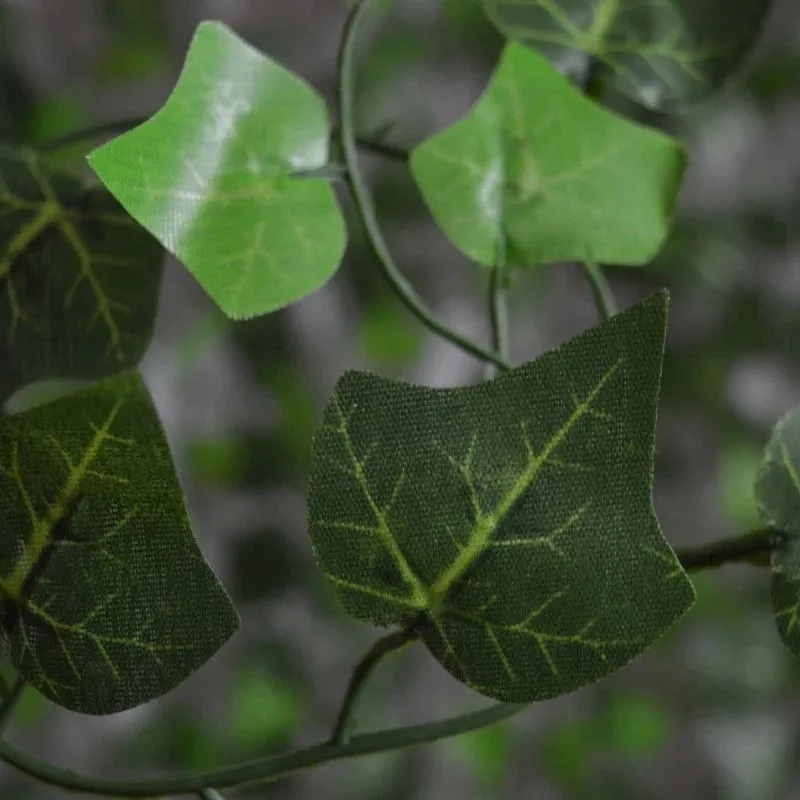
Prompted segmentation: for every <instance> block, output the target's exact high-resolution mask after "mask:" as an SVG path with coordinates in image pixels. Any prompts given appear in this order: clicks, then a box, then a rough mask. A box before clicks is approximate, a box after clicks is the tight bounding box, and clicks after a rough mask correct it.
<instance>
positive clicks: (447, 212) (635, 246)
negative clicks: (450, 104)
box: [411, 44, 685, 266]
mask: <svg viewBox="0 0 800 800" xmlns="http://www.w3.org/2000/svg"><path fill="white" fill-rule="evenodd" d="M684 167H685V154H684V150H683V147H682V146H681V145H680V144H678V143H677V142H676V141H673V140H672V139H669V138H668V137H666V136H664V135H663V134H661V133H657V132H656V131H654V130H651V129H647V128H644V127H641V126H638V125H635V124H634V123H632V122H628V121H626V120H624V119H622V118H621V117H618V116H616V115H615V114H612V113H611V112H609V111H606V110H604V109H602V108H601V107H600V106H598V105H597V104H595V103H594V102H592V101H590V100H587V99H586V98H585V97H583V96H582V95H581V94H580V92H578V91H577V90H576V89H575V88H574V87H573V86H571V85H570V84H569V82H568V81H567V80H566V79H565V78H563V77H562V76H561V75H560V74H559V73H558V72H557V71H556V70H555V69H554V68H553V67H552V66H551V65H550V64H548V63H547V61H546V60H545V59H544V58H542V57H541V56H539V55H537V54H536V53H534V52H532V51H530V50H527V49H526V48H524V47H521V46H520V45H515V44H510V45H508V47H507V48H506V50H505V51H504V54H503V57H502V59H501V61H500V64H499V66H498V68H497V70H496V72H495V74H494V77H493V78H492V81H491V83H490V85H489V88H488V89H487V90H486V91H485V92H484V94H483V96H482V98H481V100H480V101H479V102H478V104H477V105H476V106H475V107H474V108H473V110H472V111H471V112H470V113H469V114H468V115H467V116H466V117H464V119H462V120H461V121H460V122H458V123H456V124H455V125H453V126H452V127H450V128H449V129H447V130H446V131H444V132H443V133H440V134H437V135H436V136H434V137H433V138H431V139H428V140H427V141H426V142H423V143H422V144H421V145H420V146H419V147H417V148H416V149H415V150H414V151H413V152H412V154H411V168H412V171H413V173H414V177H415V179H416V181H417V183H418V184H419V187H420V189H421V191H422V194H423V196H424V198H425V201H426V203H427V204H428V206H429V207H430V209H431V211H432V213H433V215H434V217H435V218H436V220H437V222H438V223H439V224H440V225H441V227H442V228H443V230H444V232H445V233H446V234H447V235H448V236H449V238H450V239H451V240H452V241H453V243H454V244H455V245H456V246H457V247H458V248H459V249H460V250H461V251H462V252H463V253H465V254H466V255H467V256H468V257H469V258H471V259H472V260H474V261H477V262H478V263H480V264H483V265H484V266H493V265H495V264H496V262H497V254H498V252H499V249H500V246H501V243H505V242H506V240H507V247H508V253H509V254H511V253H513V254H514V255H515V260H514V261H513V264H514V265H516V266H533V265H537V264H539V263H542V262H554V261H555V262H558V261H571V260H581V261H598V262H602V263H610V264H630V265H636V264H643V263H646V262H648V261H650V259H652V258H653V256H654V255H655V254H656V253H657V252H658V250H659V249H660V247H661V246H662V244H663V243H664V240H665V238H666V236H667V232H668V230H669V224H670V218H671V215H672V209H673V205H674V203H675V197H676V194H677V191H678V187H679V186H680V182H681V178H682V176H683V171H684Z"/></svg>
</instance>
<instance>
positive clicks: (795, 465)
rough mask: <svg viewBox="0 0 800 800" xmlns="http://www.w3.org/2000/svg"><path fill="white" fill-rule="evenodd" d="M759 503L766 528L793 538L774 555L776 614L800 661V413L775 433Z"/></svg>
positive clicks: (760, 480) (798, 410)
mask: <svg viewBox="0 0 800 800" xmlns="http://www.w3.org/2000/svg"><path fill="white" fill-rule="evenodd" d="M756 500H757V502H758V506H759V509H760V511H761V516H762V518H763V520H764V522H765V523H766V524H767V525H768V526H770V527H772V528H775V530H776V531H779V532H781V533H782V534H783V535H784V536H786V537H787V541H786V543H785V545H784V546H783V547H782V548H780V549H778V550H776V551H775V552H774V553H773V555H772V608H773V611H774V613H775V622H776V624H777V626H778V632H779V633H780V636H781V639H782V640H783V642H784V644H785V645H786V646H787V647H788V648H789V649H790V650H791V651H792V652H793V653H794V654H795V655H798V656H800V407H797V408H794V409H792V410H791V411H790V412H789V413H788V414H787V415H786V416H785V417H784V418H783V419H782V420H781V421H780V422H779V423H778V424H777V425H776V426H775V429H774V430H773V432H772V436H771V437H770V440H769V442H768V443H767V447H766V450H765V451H764V459H763V461H762V462H761V469H760V470H759V473H758V479H757V480H756Z"/></svg>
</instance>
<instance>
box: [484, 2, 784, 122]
mask: <svg viewBox="0 0 800 800" xmlns="http://www.w3.org/2000/svg"><path fill="white" fill-rule="evenodd" d="M483 4H484V7H485V8H486V12H487V13H488V15H489V17H490V18H491V19H492V21H493V22H494V23H495V24H496V25H497V27H498V28H499V29H500V31H501V32H502V33H503V34H505V35H506V36H509V37H511V38H513V39H517V40H519V41H522V42H525V43H526V44H529V45H531V46H532V47H535V48H536V49H537V50H540V51H542V52H543V53H545V54H546V55H547V56H548V57H549V58H551V59H553V61H555V62H556V63H562V62H566V61H568V60H571V61H572V62H573V63H574V61H575V56H576V54H585V55H590V56H593V57H594V58H596V59H598V61H599V62H600V63H601V65H602V66H603V67H604V68H605V71H606V72H608V73H610V74H611V75H612V76H613V82H614V84H615V85H616V86H617V87H618V88H619V89H620V90H621V91H623V92H625V93H626V94H629V95H631V96H632V97H634V98H635V99H636V100H638V101H639V102H641V103H644V104H645V105H647V106H649V107H651V108H659V107H661V106H664V105H672V104H675V103H684V102H688V101H696V100H699V99H701V98H703V97H705V96H707V95H708V94H710V93H711V92H713V91H715V90H716V89H717V88H718V87H719V86H720V84H721V83H722V82H723V81H724V80H725V79H726V78H727V77H728V76H729V75H730V73H731V72H732V71H733V70H734V69H735V68H736V66H737V65H738V64H739V62H740V61H741V60H742V58H743V56H744V55H745V53H746V52H747V50H748V49H749V47H750V46H751V45H752V43H753V41H754V40H755V38H756V36H758V33H759V31H760V30H761V25H762V23H763V21H764V18H765V17H766V15H767V12H768V11H769V9H770V6H771V3H770V0H735V2H732V3H731V2H720V0H649V2H641V0H483Z"/></svg>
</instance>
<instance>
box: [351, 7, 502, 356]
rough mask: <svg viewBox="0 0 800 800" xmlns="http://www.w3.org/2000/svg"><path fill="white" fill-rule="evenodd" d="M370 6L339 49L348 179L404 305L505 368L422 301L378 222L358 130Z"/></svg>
mask: <svg viewBox="0 0 800 800" xmlns="http://www.w3.org/2000/svg"><path fill="white" fill-rule="evenodd" d="M369 7H370V2H369V0H361V2H359V3H357V4H356V5H355V6H354V8H353V10H352V11H351V12H350V16H349V18H348V20H347V23H346V25H345V31H344V35H343V37H342V46H341V49H340V51H339V116H340V123H341V146H342V155H343V157H344V164H345V167H346V177H345V179H346V181H347V184H348V186H349V189H350V192H351V194H352V196H353V201H354V203H355V206H356V210H357V211H358V215H359V217H360V218H361V222H362V225H363V226H364V230H365V232H366V235H367V238H368V240H369V243H370V247H371V248H372V251H373V253H374V254H375V257H376V258H377V260H378V264H379V266H380V268H381V271H382V272H383V275H384V277H385V279H386V280H387V282H388V283H389V286H390V287H391V288H392V290H393V291H394V293H395V294H396V295H397V296H398V298H399V299H400V301H401V302H402V303H403V305H404V306H405V307H406V308H407V309H408V310H409V311H410V312H411V313H412V314H413V315H414V316H415V317H417V319H418V320H419V321H420V322H421V323H422V324H423V325H425V327H427V328H428V329H429V330H431V331H433V332H434V333H436V334H438V335H439V336H441V337H442V338H443V339H446V340H447V341H449V342H451V343H452V344H454V345H455V346H456V347H458V348H460V349H461V350H464V351H465V352H467V353H469V354H470V355H473V356H475V357H476V358H478V359H480V360H481V361H484V362H486V363H487V364H494V365H495V366H496V367H498V368H499V369H501V370H507V369H509V368H510V364H509V363H508V362H507V361H506V360H505V359H504V358H501V357H500V356H499V355H498V354H497V353H495V352H493V351H491V350H487V349H486V348H484V347H481V345H479V344H477V343H476V342H473V341H471V340H470V339H467V338H466V337H464V336H462V335H461V334H460V333H458V331H455V330H453V329H452V328H450V327H449V326H448V325H447V324H446V323H444V322H442V321H441V320H440V319H438V318H437V317H436V316H435V315H434V314H433V312H432V311H430V309H428V308H427V306H426V305H425V304H424V303H423V302H422V300H421V299H420V298H419V296H418V295H417V293H416V291H415V290H414V288H413V286H411V284H410V283H409V282H408V280H406V278H405V276H404V275H403V274H402V273H401V272H400V269H399V268H398V266H397V264H396V263H395V261H394V257H393V256H392V254H391V251H390V250H389V246H388V244H387V243H386V240H385V238H384V236H383V232H382V231H381V226H380V223H379V222H378V216H377V212H376V210H375V204H374V202H373V200H372V196H371V194H370V190H369V188H368V186H367V182H366V180H365V178H364V175H363V173H362V171H361V166H360V165H359V158H358V142H357V137H356V129H355V49H356V40H357V36H358V33H359V30H360V26H361V23H362V22H363V20H364V18H365V17H366V13H365V12H366V11H367V10H368V9H369Z"/></svg>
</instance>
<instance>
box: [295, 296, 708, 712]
mask: <svg viewBox="0 0 800 800" xmlns="http://www.w3.org/2000/svg"><path fill="white" fill-rule="evenodd" d="M666 311H667V300H666V296H665V295H664V294H658V295H654V296H653V297H651V298H650V299H649V300H647V301H645V302H643V303H640V304H639V305H638V306H636V307H634V308H633V309H632V310H630V311H628V312H626V313H624V314H620V315H618V316H616V317H614V318H613V319H612V320H611V321H609V322H607V323H605V324H603V325H601V326H600V327H598V328H595V329H593V330H591V331H589V332H587V333H585V334H583V335H582V336H580V337H578V338H577V339H574V340H573V341H571V342H570V343H568V344H567V345H565V346H563V347H562V348H560V349H558V350H556V351H554V352H552V353H550V354H548V355H545V356H543V357H541V358H540V359H538V360H537V361H534V362H531V363H529V364H526V365H524V366H522V367H519V368H517V369H514V370H511V371H510V372H508V373H506V374H504V375H503V376H501V377H499V378H497V379H496V380H494V381H490V382H486V383H483V384H480V385H478V386H474V387H469V388H462V389H444V390H442V389H439V390H434V389H429V388H426V387H421V386H411V385H406V384H401V383H396V382H393V381H389V380H386V379H383V378H379V377H377V376H375V375H370V374H368V373H359V372H348V373H346V374H345V375H344V377H343V378H342V379H341V380H340V381H339V383H338V384H337V386H336V389H335V390H334V393H333V396H332V398H331V401H330V402H329V404H328V406H327V408H326V410H325V414H324V416H323V420H322V424H321V427H320V429H319V430H318V432H317V434H316V435H315V437H314V447H313V455H312V464H311V470H310V474H309V488H308V505H309V533H310V535H311V538H312V543H313V545H314V550H315V553H316V556H317V559H318V562H319V564H320V566H321V568H322V569H323V570H324V572H325V574H326V575H327V576H328V579H329V580H330V581H331V583H332V584H333V585H334V587H335V588H336V591H337V592H338V594H339V596H340V598H341V600H342V602H343V603H344V605H345V607H346V608H347V610H348V611H349V612H350V613H351V614H352V615H353V616H355V617H356V618H358V619H362V620H365V621H368V622H372V623H374V624H377V625H384V626H386V625H393V624H398V625H408V624H410V623H413V624H414V625H415V627H416V628H417V629H418V630H419V632H420V634H421V636H422V638H423V639H424V641H425V644H426V645H427V646H428V648H429V649H430V651H431V652H432V653H433V655H434V656H435V657H436V658H437V659H438V660H439V661H440V662H441V663H442V664H443V665H444V667H445V668H446V669H447V670H449V671H450V672H451V673H452V674H453V675H454V676H455V677H457V678H458V679H459V680H461V681H464V682H465V683H467V684H468V685H469V686H471V687H472V688H473V689H475V690H476V691H479V692H481V693H483V694H486V695H489V696H490V697H495V698H498V699H502V700H505V701H510V702H530V701H532V700H541V699H544V698H547V697H553V696H555V695H558V694H563V693H565V692H568V691H571V690H573V689H576V688H577V687H579V686H582V685H584V684H587V683H590V682H592V681H595V680H598V679H599V678H601V677H603V676H604V675H607V674H608V673H609V672H612V671H613V670H615V669H617V668H619V667H621V666H623V665H624V664H627V663H628V662H629V661H630V660H631V659H632V658H633V657H634V656H636V655H638V654H639V653H641V652H642V651H643V650H645V649H646V648H647V647H648V646H649V645H650V644H651V643H652V641H653V640H654V639H655V638H656V637H658V636H660V635H661V634H662V633H663V632H664V631H666V630H667V629H668V628H669V627H670V626H671V625H672V624H673V623H674V622H675V621H676V620H677V619H678V618H679V617H680V616H681V615H682V614H683V613H684V612H685V611H686V610H687V608H688V607H689V606H690V605H691V603H692V600H693V598H694V593H693V590H692V588H691V584H690V583H689V581H688V580H687V578H686V576H685V575H684V573H683V571H682V570H681V568H680V565H679V564H678V562H677V561H676V559H675V556H674V555H673V553H672V551H671V550H670V549H669V547H668V546H667V544H666V542H665V541H664V539H663V537H662V535H661V532H660V530H659V527H658V523H657V522H656V519H655V516H654V514H653V509H652V502H651V488H652V460H653V440H654V433H655V411H656V400H657V397H658V386H659V379H660V373H661V358H662V352H663V346H664V331H665V325H666ZM610 563H613V564H614V569H613V571H609V570H608V569H607V567H606V565H607V564H610Z"/></svg>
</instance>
